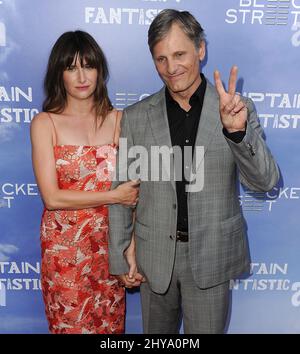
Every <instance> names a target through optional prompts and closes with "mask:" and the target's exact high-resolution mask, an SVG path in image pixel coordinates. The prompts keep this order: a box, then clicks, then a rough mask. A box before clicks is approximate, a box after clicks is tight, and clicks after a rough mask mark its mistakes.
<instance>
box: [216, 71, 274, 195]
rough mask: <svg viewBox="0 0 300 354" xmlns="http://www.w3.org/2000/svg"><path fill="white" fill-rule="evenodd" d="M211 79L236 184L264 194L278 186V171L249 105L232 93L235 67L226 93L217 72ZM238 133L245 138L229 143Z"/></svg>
mask: <svg viewBox="0 0 300 354" xmlns="http://www.w3.org/2000/svg"><path fill="white" fill-rule="evenodd" d="M214 77H215V84H216V89H217V92H218V95H219V98H220V107H219V108H220V117H221V122H222V124H223V127H224V130H225V131H226V132H227V133H226V134H225V138H226V140H227V142H228V144H229V147H230V148H231V151H232V153H233V155H234V158H235V162H236V164H237V166H238V169H239V172H240V180H241V182H242V183H243V184H244V185H245V186H246V187H248V188H249V189H251V190H254V191H262V192H266V191H268V190H270V189H272V188H273V187H274V186H275V185H276V183H277V182H278V179H279V171H278V167H277V165H276V163H275V161H274V159H273V157H272V155H271V153H270V151H269V149H268V148H267V145H266V143H265V141H264V139H263V130H262V128H261V126H260V124H259V121H258V119H257V114H256V111H255V108H254V105H253V103H252V101H251V100H250V99H247V100H245V99H244V98H241V96H240V95H239V94H237V93H236V81H237V67H236V66H233V67H232V69H231V72H230V77H229V84H228V92H226V91H225V89H224V87H223V84H222V81H221V77H220V73H219V72H218V71H215V73H214ZM238 132H240V133H241V134H242V132H245V136H244V137H243V139H242V141H240V142H238V143H237V142H234V141H233V139H232V134H237V133H238ZM228 133H229V134H230V135H231V138H229V136H228Z"/></svg>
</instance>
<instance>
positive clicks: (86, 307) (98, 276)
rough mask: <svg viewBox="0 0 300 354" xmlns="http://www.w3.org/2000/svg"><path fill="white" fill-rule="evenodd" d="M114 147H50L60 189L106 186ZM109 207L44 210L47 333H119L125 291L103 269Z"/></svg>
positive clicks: (44, 281) (105, 255)
mask: <svg viewBox="0 0 300 354" xmlns="http://www.w3.org/2000/svg"><path fill="white" fill-rule="evenodd" d="M116 153H117V147H116V145H114V144H106V145H102V146H74V145H57V146H55V147H54V154H55V160H56V170H57V178H58V184H59V188H60V189H70V190H78V191H79V190H81V191H107V190H109V188H110V186H111V181H112V177H113V173H114V169H115V161H116ZM107 242H108V208H107V206H105V205H103V206H100V207H97V208H88V209H81V210H54V211H50V210H46V209H45V210H44V213H43V217H42V223H41V247H42V290H43V298H44V302H45V305H46V315H47V318H48V322H49V329H50V332H52V333H106V334H107V333H123V332H124V316H125V292H124V288H123V287H122V286H121V284H120V283H119V282H118V280H117V278H116V277H114V276H111V275H110V274H109V272H108V244H107Z"/></svg>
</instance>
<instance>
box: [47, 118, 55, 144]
mask: <svg viewBox="0 0 300 354" xmlns="http://www.w3.org/2000/svg"><path fill="white" fill-rule="evenodd" d="M46 113H47V114H48V117H49V119H50V121H51V123H52V125H53V129H54V142H53V145H54V146H55V145H56V143H57V133H56V128H55V124H54V121H53V118H52V116H51V114H50V113H49V112H46Z"/></svg>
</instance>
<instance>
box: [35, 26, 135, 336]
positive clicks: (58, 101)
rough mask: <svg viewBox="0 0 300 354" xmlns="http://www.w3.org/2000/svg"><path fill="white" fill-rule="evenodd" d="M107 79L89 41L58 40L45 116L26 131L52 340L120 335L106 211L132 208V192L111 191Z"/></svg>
mask: <svg viewBox="0 0 300 354" xmlns="http://www.w3.org/2000/svg"><path fill="white" fill-rule="evenodd" d="M107 77H108V68H107V63H106V59H105V57H104V54H103V52H102V50H101V49H100V47H99V46H98V44H97V43H96V42H95V40H94V39H93V38H92V37H91V36H90V35H89V34H88V33H86V32H83V31H75V32H66V33H64V34H63V35H62V36H61V37H60V38H59V39H58V40H57V42H56V43H55V45H54V47H53V49H52V51H51V54H50V58H49V62H48V68H47V73H46V77H45V83H44V84H45V92H46V99H45V101H44V104H43V111H44V112H42V113H40V114H38V115H37V116H36V117H35V118H34V119H33V121H32V124H31V141H32V159H33V167H34V171H35V175H36V179H37V183H38V186H39V190H40V192H41V196H42V199H43V201H44V204H45V210H44V213H43V216H42V223H41V248H42V276H41V278H42V290H43V298H44V302H45V307H46V315H47V319H48V322H49V329H50V331H51V332H52V333H122V332H124V311H125V299H124V296H125V294H124V286H123V285H122V284H121V283H120V282H119V281H118V279H117V278H116V277H113V276H111V275H109V271H108V254H107V248H108V247H107V241H108V240H107V239H108V208H107V205H108V204H112V203H121V204H124V205H128V206H130V205H135V204H136V202H137V198H138V188H137V187H138V185H137V183H135V182H128V183H124V184H122V185H120V186H119V187H118V188H116V189H115V190H111V191H110V186H111V181H112V177H113V173H114V168H115V157H116V153H117V144H118V135H119V130H120V128H119V127H120V118H121V114H120V112H117V111H116V110H114V109H113V107H112V105H111V102H110V100H109V98H108V94H107V88H106V80H107ZM132 248H133V242H132V244H131V245H130V247H129V249H128V252H130V251H131V249H132Z"/></svg>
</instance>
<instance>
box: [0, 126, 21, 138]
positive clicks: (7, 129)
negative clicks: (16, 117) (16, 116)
mask: <svg viewBox="0 0 300 354" xmlns="http://www.w3.org/2000/svg"><path fill="white" fill-rule="evenodd" d="M20 129H21V127H20V126H19V125H18V124H17V123H15V122H11V123H7V124H0V141H1V142H5V141H10V140H12V139H13V137H14V132H15V131H16V130H20Z"/></svg>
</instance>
